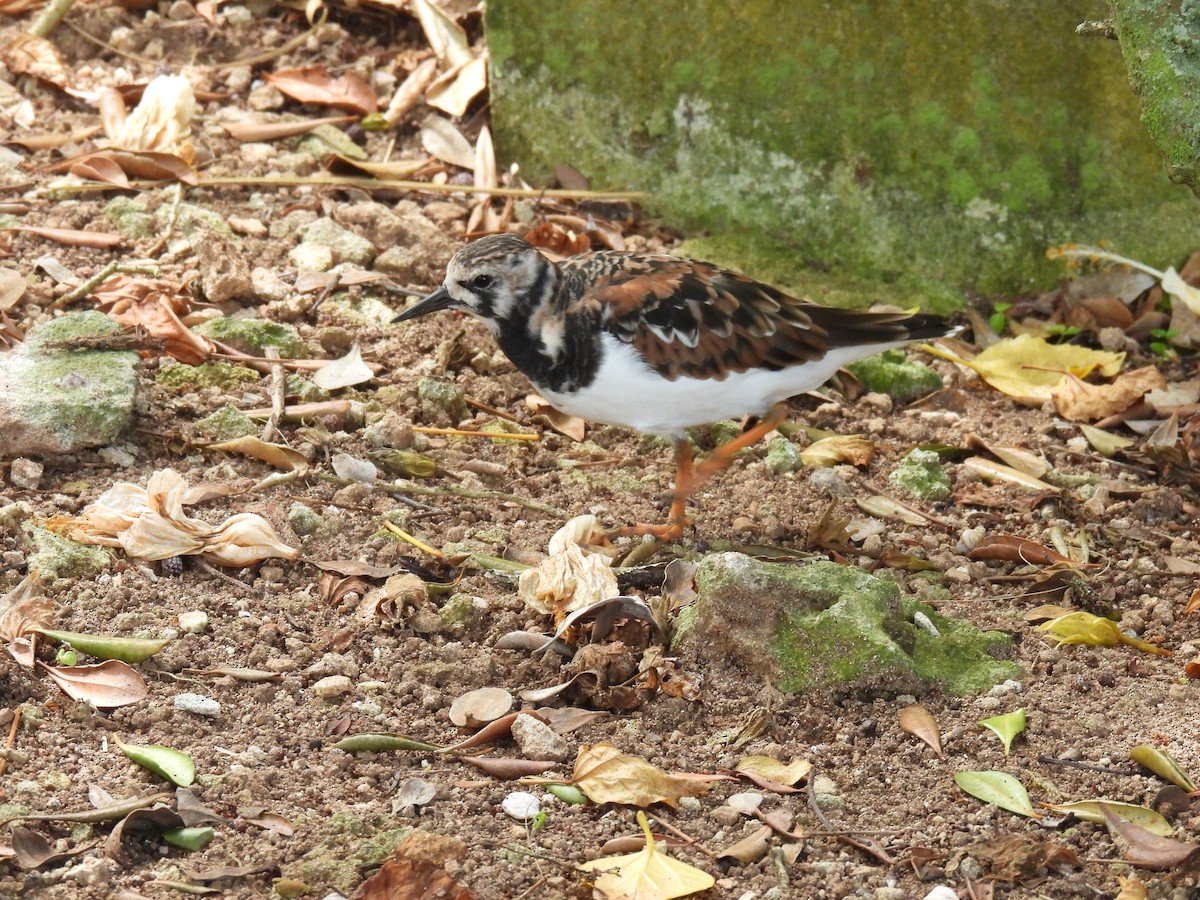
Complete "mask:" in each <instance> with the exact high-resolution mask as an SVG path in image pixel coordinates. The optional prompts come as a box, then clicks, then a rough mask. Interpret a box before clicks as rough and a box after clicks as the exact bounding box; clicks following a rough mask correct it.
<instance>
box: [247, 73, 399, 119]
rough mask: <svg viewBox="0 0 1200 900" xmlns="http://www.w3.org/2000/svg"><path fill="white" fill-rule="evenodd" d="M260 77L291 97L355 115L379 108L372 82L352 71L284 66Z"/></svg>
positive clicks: (363, 114)
mask: <svg viewBox="0 0 1200 900" xmlns="http://www.w3.org/2000/svg"><path fill="white" fill-rule="evenodd" d="M263 80H264V81H266V82H267V83H268V84H272V85H274V86H275V87H277V88H278V89H279V90H281V91H283V93H285V94H287V95H288V96H289V97H291V98H292V99H293V100H299V101H300V102H301V103H319V104H321V105H322V106H333V107H335V108H337V109H348V110H350V111H351V112H353V113H357V114H358V115H362V116H365V115H369V114H370V113H373V112H375V110H376V109H377V108H378V102H377V101H376V99H375V92H374V91H372V90H371V86H370V85H369V84H367V83H366V82H365V81H363V80H362V78H360V77H359V76H358V75H357V74H355V73H354V72H343V73H342V74H341V75H336V76H335V75H331V74H330V73H329V70H328V69H326V68H325V67H324V66H312V67H310V68H307V69H287V70H285V71H282V72H268V73H266V74H264V75H263Z"/></svg>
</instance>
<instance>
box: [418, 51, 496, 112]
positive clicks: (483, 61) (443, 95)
mask: <svg viewBox="0 0 1200 900" xmlns="http://www.w3.org/2000/svg"><path fill="white" fill-rule="evenodd" d="M485 88H487V56H486V55H482V54H481V55H480V56H477V57H475V58H474V59H471V60H468V61H467V62H464V63H463V64H462V65H460V66H456V67H455V68H453V69H451V70H450V71H448V72H446V73H445V74H444V75H441V76H440V77H439V78H437V79H436V80H435V81H434V82H433V83H432V84H430V85H429V87H428V88H426V89H425V102H426V103H428V104H429V105H430V106H432V107H433V108H434V109H440V110H441V111H442V112H444V113H446V114H447V115H450V116H454V117H456V118H457V117H459V116H462V115H463V114H464V113H466V111H467V107H469V106H470V105H471V101H472V100H474V99H475V98H476V97H477V96H479V94H481V93H483V91H484V89H485Z"/></svg>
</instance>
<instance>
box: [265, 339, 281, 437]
mask: <svg viewBox="0 0 1200 900" xmlns="http://www.w3.org/2000/svg"><path fill="white" fill-rule="evenodd" d="M263 352H264V353H265V354H266V355H267V358H268V359H272V360H274V363H273V364H272V365H271V415H270V416H269V417H268V418H267V421H266V422H264V423H263V428H262V439H263V440H264V441H266V442H268V443H270V442H271V441H273V440H275V436H276V435H277V434H279V433H280V432H279V423H280V422H282V421H283V410H284V408H285V407H286V406H287V376H286V375H285V374H284V371H283V364H282V363H281V362H280V361H279V348H278V347H267V348H266V349H265V350H263Z"/></svg>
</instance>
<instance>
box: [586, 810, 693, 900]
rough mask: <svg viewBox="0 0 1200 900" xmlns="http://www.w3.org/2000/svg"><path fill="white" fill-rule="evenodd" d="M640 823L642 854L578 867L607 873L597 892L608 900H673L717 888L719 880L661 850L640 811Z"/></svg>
mask: <svg viewBox="0 0 1200 900" xmlns="http://www.w3.org/2000/svg"><path fill="white" fill-rule="evenodd" d="M637 821H638V825H639V826H641V829H642V832H643V834H644V835H645V838H646V843H645V846H644V847H643V848H642V849H641V850H640V851H638V852H637V853H630V854H627V855H624V856H608V857H604V858H601V859H593V860H591V861H589V862H585V863H582V864H580V865H579V866H578V868H580V869H582V870H583V871H585V872H603V873H604V874H603V875H601V876H600V877H599V878H597V879H596V883H595V887H596V891H598V892H599V893H601V894H603V895H604V896H605V897H606V898H608V900H673V898H675V897H686V896H688V895H689V894H696V893H699V892H700V891H707V890H708V889H709V888H711V887H713V886H714V885H715V884H716V879H714V878H713V877H712V876H711V875H709V874H708V873H707V872H705V871H704V870H703V869H697V868H696V867H695V866H690V865H688V864H687V863H685V862H681V861H680V860H677V859H672V858H671V857H670V856H667V854H666V853H665V852H663V851H661V850H659V849H658V845H657V844H656V843H655V841H654V835H653V834H651V833H650V823H649V822H648V821H647V819H646V814H645V813H643V812H640V811H639V812H638V815H637Z"/></svg>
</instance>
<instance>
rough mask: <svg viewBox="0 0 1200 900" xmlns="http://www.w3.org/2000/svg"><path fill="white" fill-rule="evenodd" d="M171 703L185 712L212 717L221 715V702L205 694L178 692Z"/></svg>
mask: <svg viewBox="0 0 1200 900" xmlns="http://www.w3.org/2000/svg"><path fill="white" fill-rule="evenodd" d="M171 705H172V706H174V707H175V708H176V709H181V710H183V711H184V712H190V713H192V714H193V715H197V716H207V717H208V718H210V719H216V718H219V717H220V715H221V704H220V703H218V702H217V701H216V700H214V699H213V698H212V697H205V696H204V695H203V694H176V695H175V699H173V700H172V701H171Z"/></svg>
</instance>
